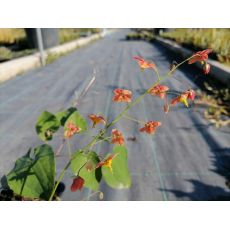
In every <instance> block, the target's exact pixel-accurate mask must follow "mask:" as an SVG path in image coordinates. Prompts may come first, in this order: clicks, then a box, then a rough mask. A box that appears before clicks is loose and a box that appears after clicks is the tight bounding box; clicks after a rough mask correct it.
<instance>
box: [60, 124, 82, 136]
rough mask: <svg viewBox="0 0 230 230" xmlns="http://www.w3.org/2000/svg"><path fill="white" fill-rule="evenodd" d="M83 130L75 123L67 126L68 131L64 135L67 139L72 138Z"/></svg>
mask: <svg viewBox="0 0 230 230" xmlns="http://www.w3.org/2000/svg"><path fill="white" fill-rule="evenodd" d="M80 131H81V128H80V127H78V126H76V125H75V124H74V123H73V122H69V123H68V124H67V130H66V131H65V133H64V136H65V137H66V138H71V137H72V136H73V135H74V134H75V133H79V132H80Z"/></svg>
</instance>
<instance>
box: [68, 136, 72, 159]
mask: <svg viewBox="0 0 230 230" xmlns="http://www.w3.org/2000/svg"><path fill="white" fill-rule="evenodd" d="M67 147H68V153H69V158H71V154H72V151H71V146H70V141H69V139H67Z"/></svg>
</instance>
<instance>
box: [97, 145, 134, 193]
mask: <svg viewBox="0 0 230 230" xmlns="http://www.w3.org/2000/svg"><path fill="white" fill-rule="evenodd" d="M113 154H115V157H114V158H113V160H112V171H111V170H110V169H109V167H108V166H105V165H103V166H102V167H101V168H102V175H103V178H104V180H105V182H106V183H107V184H108V185H109V186H110V187H112V188H117V189H123V188H129V187H130V186H131V177H130V174H129V169H128V162H127V149H126V148H125V147H124V146H118V145H117V146H115V147H114V148H113ZM111 155H112V154H108V155H107V156H106V158H105V159H108V157H109V156H111Z"/></svg>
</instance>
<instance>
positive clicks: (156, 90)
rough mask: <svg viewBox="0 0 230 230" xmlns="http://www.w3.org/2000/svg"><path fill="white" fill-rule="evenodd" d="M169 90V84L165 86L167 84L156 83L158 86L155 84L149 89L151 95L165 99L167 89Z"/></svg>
mask: <svg viewBox="0 0 230 230" xmlns="http://www.w3.org/2000/svg"><path fill="white" fill-rule="evenodd" d="M168 90H169V87H168V86H165V85H156V86H154V87H153V88H151V89H150V90H149V93H150V94H151V95H154V96H158V97H160V98H161V99H164V98H165V95H166V91H168Z"/></svg>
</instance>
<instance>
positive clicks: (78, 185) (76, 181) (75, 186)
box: [70, 176, 85, 192]
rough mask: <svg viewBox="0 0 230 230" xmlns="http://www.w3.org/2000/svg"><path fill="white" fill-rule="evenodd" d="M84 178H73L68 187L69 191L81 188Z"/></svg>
mask: <svg viewBox="0 0 230 230" xmlns="http://www.w3.org/2000/svg"><path fill="white" fill-rule="evenodd" d="M84 183H85V180H84V179H83V178H81V177H80V176H77V177H76V178H74V180H73V183H72V185H71V187H70V190H71V192H76V191H77V190H81V189H82V188H83V186H84Z"/></svg>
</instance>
